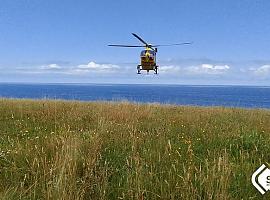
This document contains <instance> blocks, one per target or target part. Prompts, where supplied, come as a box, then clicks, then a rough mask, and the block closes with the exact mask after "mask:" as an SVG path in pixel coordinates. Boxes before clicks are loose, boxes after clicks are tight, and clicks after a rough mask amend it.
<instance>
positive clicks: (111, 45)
mask: <svg viewBox="0 0 270 200" xmlns="http://www.w3.org/2000/svg"><path fill="white" fill-rule="evenodd" d="M108 46H109V47H145V46H144V45H122V44H109V45H108Z"/></svg>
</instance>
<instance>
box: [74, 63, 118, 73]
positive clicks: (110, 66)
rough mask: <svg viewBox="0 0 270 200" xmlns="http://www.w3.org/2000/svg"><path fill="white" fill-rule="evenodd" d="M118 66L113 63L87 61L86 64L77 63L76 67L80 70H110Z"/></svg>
mask: <svg viewBox="0 0 270 200" xmlns="http://www.w3.org/2000/svg"><path fill="white" fill-rule="evenodd" d="M119 68H120V67H119V66H118V65H113V64H98V63H95V62H93V61H91V62H90V63H88V64H87V65H78V66H77V69H80V70H95V71H112V70H116V69H119Z"/></svg>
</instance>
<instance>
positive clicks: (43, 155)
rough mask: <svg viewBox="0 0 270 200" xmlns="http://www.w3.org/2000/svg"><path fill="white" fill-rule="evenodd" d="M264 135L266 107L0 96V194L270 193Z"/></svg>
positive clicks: (267, 131) (269, 116) (268, 119)
mask: <svg viewBox="0 0 270 200" xmlns="http://www.w3.org/2000/svg"><path fill="white" fill-rule="evenodd" d="M269 136H270V111H269V110H245V109H237V108H222V107H189V106H169V105H158V104H143V105H139V104H132V103H128V102H122V103H108V102H91V103H86V102H75V101H74V102H73V101H50V100H37V101H34V100H12V99H0V197H1V198H2V199H70V200H71V199H72V200H75V199H219V200H222V199H244V200H246V199H269V198H270V195H269V194H266V195H264V196H262V195H261V194H260V193H259V192H258V191H257V190H256V189H255V188H254V187H253V186H252V184H251V175H252V173H253V172H254V171H255V170H256V169H257V168H258V167H259V166H260V165H261V164H263V163H265V164H269V162H270V137H269ZM269 193H270V192H269Z"/></svg>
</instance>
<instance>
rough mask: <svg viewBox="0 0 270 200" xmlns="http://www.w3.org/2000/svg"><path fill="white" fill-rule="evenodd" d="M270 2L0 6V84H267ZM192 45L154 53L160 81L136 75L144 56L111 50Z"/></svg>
mask: <svg viewBox="0 0 270 200" xmlns="http://www.w3.org/2000/svg"><path fill="white" fill-rule="evenodd" d="M269 10H270V1H267V0H241V1H233V0H226V1H214V0H204V1H200V0H181V1H179V0H168V1H164V0H163V1H162V0H155V1H154V0H152V1H146V0H144V1H143V0H138V1H124V0H115V1H109V0H108V1H105V0H99V1H92V0H88V1H86V0H81V1H75V0H74V1H71V0H66V1H60V0H12V1H10V0H2V1H1V7H0V30H1V31H0V69H1V71H0V82H69V83H70V82H83V83H176V84H240V85H270V58H269V52H270V37H269V33H270V12H269ZM132 32H135V33H137V34H138V35H140V36H142V37H143V38H144V39H145V40H147V41H149V42H150V43H154V44H155V43H161V44H162V43H179V42H186V41H192V42H194V43H193V44H192V45H190V46H178V47H164V48H160V49H159V52H158V62H159V65H160V74H159V75H158V76H154V75H145V74H143V75H142V76H138V75H137V74H136V66H137V64H138V62H139V53H140V50H141V49H121V48H111V47H107V46H106V45H107V44H109V43H123V44H134V45H136V44H140V43H139V41H138V40H137V39H136V38H134V37H133V36H132V35H131V33H132Z"/></svg>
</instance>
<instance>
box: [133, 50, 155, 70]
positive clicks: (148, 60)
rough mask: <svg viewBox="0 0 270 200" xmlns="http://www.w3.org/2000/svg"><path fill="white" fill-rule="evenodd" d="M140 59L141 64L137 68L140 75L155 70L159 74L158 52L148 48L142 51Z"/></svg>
mask: <svg viewBox="0 0 270 200" xmlns="http://www.w3.org/2000/svg"><path fill="white" fill-rule="evenodd" d="M140 57H141V64H140V65H138V67H137V69H138V73H140V71H141V70H146V71H147V72H149V71H150V70H154V71H155V72H156V73H157V67H158V66H157V64H156V51H154V50H152V49H148V48H147V49H146V50H143V51H141V54H140Z"/></svg>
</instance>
